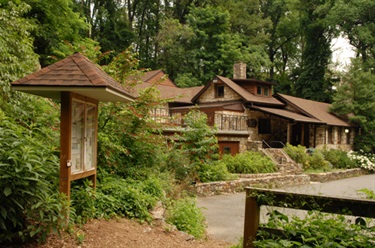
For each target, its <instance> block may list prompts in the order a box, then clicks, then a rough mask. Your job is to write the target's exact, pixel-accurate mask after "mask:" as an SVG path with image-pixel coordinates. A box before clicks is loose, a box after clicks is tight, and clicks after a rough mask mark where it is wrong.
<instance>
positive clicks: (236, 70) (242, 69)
mask: <svg viewBox="0 0 375 248" xmlns="http://www.w3.org/2000/svg"><path fill="white" fill-rule="evenodd" d="M233 79H246V64H245V63H243V62H240V63H236V64H234V65H233Z"/></svg>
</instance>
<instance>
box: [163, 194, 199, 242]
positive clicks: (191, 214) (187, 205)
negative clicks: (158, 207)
mask: <svg viewBox="0 0 375 248" xmlns="http://www.w3.org/2000/svg"><path fill="white" fill-rule="evenodd" d="M166 221H167V222H168V223H170V224H172V225H175V226H176V227H177V229H178V230H180V231H184V232H187V233H189V234H191V235H193V236H194V237H196V238H202V237H203V236H204V234H205V224H204V222H205V218H204V215H203V213H202V211H201V210H200V209H199V208H198V207H197V206H196V202H195V199H193V198H182V199H179V200H175V201H172V202H171V204H170V206H169V208H168V209H167V217H166Z"/></svg>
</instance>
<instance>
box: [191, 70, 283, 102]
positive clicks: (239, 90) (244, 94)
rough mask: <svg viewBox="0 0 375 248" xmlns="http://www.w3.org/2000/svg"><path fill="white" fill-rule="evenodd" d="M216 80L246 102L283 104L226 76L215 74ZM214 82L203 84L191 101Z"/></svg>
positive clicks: (196, 98) (195, 99)
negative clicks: (252, 91) (251, 90)
mask: <svg viewBox="0 0 375 248" xmlns="http://www.w3.org/2000/svg"><path fill="white" fill-rule="evenodd" d="M216 78H217V79H218V80H220V81H221V82H222V83H224V84H225V85H227V86H228V87H229V88H230V89H232V90H233V91H234V92H235V93H236V94H238V95H239V96H240V97H241V98H242V99H243V100H244V101H245V102H247V103H254V104H260V105H271V106H284V104H283V103H282V102H280V101H279V100H277V99H276V98H274V97H264V96H256V95H254V94H252V93H250V92H249V91H247V90H246V89H244V88H243V87H241V86H240V85H238V84H236V83H235V82H233V81H232V80H230V79H229V78H226V77H222V76H216ZM213 83H214V82H213V81H211V82H209V83H207V84H206V85H205V87H204V88H202V90H201V91H200V92H198V94H197V95H196V96H195V97H194V98H193V99H192V100H193V102H195V101H197V100H198V98H199V97H200V96H201V95H202V94H203V93H204V92H205V91H206V90H207V89H208V88H209V87H210V86H211V85H212V84H213Z"/></svg>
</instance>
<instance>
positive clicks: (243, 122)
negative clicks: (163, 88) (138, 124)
mask: <svg viewBox="0 0 375 248" xmlns="http://www.w3.org/2000/svg"><path fill="white" fill-rule="evenodd" d="M150 114H151V118H152V119H154V120H155V121H156V122H157V123H160V124H162V125H164V126H165V127H169V126H184V122H183V116H182V115H181V114H180V113H173V114H170V111H169V109H167V108H156V109H153V110H152V111H151V113H150ZM207 119H208V123H207V124H208V125H210V126H213V125H215V126H216V127H217V129H218V130H226V131H229V130H231V131H245V130H247V128H248V126H247V119H248V117H247V116H243V115H228V114H219V113H211V114H208V115H207Z"/></svg>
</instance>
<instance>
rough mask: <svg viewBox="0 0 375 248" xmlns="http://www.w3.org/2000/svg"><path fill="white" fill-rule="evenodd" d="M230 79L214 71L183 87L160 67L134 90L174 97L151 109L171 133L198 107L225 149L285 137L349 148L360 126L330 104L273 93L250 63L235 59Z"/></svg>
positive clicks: (278, 142) (274, 143) (271, 143)
mask: <svg viewBox="0 0 375 248" xmlns="http://www.w3.org/2000/svg"><path fill="white" fill-rule="evenodd" d="M233 74H234V76H233V78H232V79H229V78H226V77H222V76H215V77H214V78H213V79H212V80H211V81H210V82H208V83H207V84H206V85H205V86H200V87H190V88H179V87H177V86H176V85H175V84H174V83H173V82H172V81H171V80H170V79H169V78H168V77H167V75H166V74H165V73H164V72H163V71H162V70H154V71H149V72H146V73H145V74H144V75H143V76H140V77H139V78H135V77H132V78H129V80H133V81H134V80H136V81H140V83H139V84H137V85H136V86H135V92H134V94H135V95H136V96H137V94H138V92H139V91H140V90H142V89H144V88H147V87H152V86H155V87H157V89H158V90H159V91H160V95H161V97H162V98H165V99H166V98H173V99H174V100H172V101H171V102H169V103H168V104H165V106H164V107H163V108H157V109H155V110H154V111H153V113H152V116H153V118H154V119H155V120H156V121H157V122H159V123H162V124H163V132H164V134H165V135H170V134H173V133H175V132H181V131H183V127H184V125H183V118H182V117H183V115H184V114H186V113H187V112H189V111H190V110H191V109H192V108H196V107H198V108H199V110H200V111H202V112H204V113H206V114H207V117H208V123H207V124H208V125H210V126H214V125H215V126H216V127H217V129H218V131H217V138H218V141H219V149H220V153H221V154H232V155H234V154H236V153H239V152H243V151H246V150H259V149H261V148H271V147H273V148H280V147H283V146H284V145H285V144H286V143H290V144H292V145H303V146H306V147H308V148H309V147H311V148H320V147H323V146H326V147H327V148H336V149H341V150H351V149H352V147H353V142H354V136H355V133H356V132H357V128H356V127H355V126H352V125H350V124H349V122H348V121H347V120H344V119H341V118H339V117H338V116H336V115H334V114H333V113H331V112H330V111H329V108H330V106H331V105H330V104H328V103H322V102H317V101H312V100H306V99H302V98H298V97H293V96H289V95H284V94H278V93H276V94H274V92H273V86H274V85H275V83H271V82H266V81H261V80H257V79H247V78H246V65H245V64H244V63H239V64H235V65H234V73H233Z"/></svg>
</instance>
